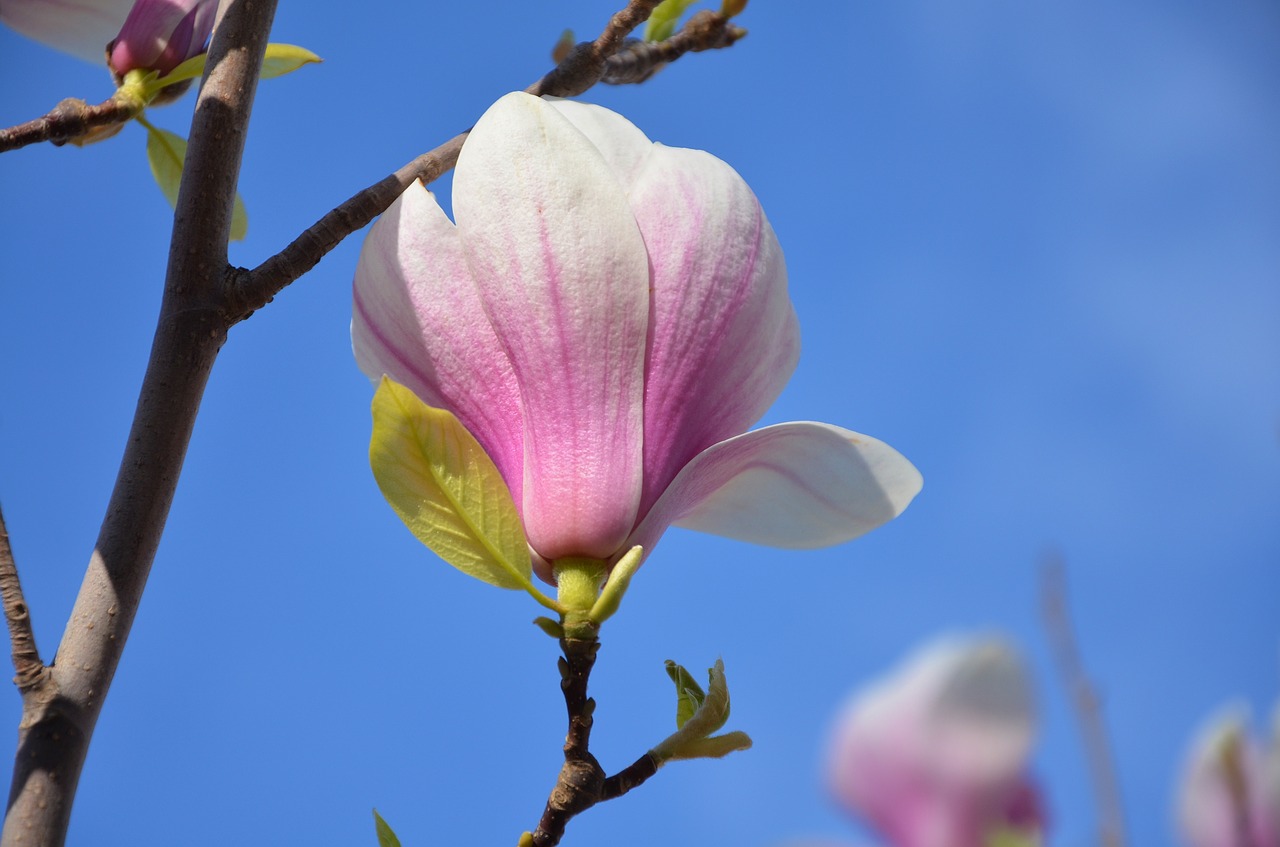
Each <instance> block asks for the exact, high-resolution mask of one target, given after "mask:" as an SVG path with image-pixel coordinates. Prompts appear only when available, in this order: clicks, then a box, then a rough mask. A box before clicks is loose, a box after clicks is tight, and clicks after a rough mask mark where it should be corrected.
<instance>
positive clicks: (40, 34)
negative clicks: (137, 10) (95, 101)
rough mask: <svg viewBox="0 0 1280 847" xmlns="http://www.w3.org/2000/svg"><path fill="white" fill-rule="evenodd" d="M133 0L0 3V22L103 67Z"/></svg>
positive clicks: (9, 0)
mask: <svg viewBox="0 0 1280 847" xmlns="http://www.w3.org/2000/svg"><path fill="white" fill-rule="evenodd" d="M132 6H133V0H2V2H0V21H3V22H4V23H5V24H6V25H7V26H10V27H12V28H13V29H15V30H17V31H18V32H20V33H22V34H23V35H25V36H27V37H28V38H33V39H35V40H36V41H40V42H42V43H44V44H47V45H49V46H50V47H52V48H54V49H55V50H61V51H62V52H64V53H70V54H71V55H73V56H77V57H79V58H81V59H84V60H85V61H88V62H93V63H94V64H98V65H101V64H105V62H106V50H107V43H108V42H109V41H111V39H113V38H115V37H116V33H118V32H119V31H120V25H121V24H122V23H124V19H125V17H126V16H127V15H128V14H129V9H130V8H131V7H132Z"/></svg>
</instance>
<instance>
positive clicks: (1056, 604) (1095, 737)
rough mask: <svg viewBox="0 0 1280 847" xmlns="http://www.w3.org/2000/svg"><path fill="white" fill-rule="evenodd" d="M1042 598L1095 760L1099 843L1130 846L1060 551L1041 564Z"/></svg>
mask: <svg viewBox="0 0 1280 847" xmlns="http://www.w3.org/2000/svg"><path fill="white" fill-rule="evenodd" d="M1041 602H1042V610H1043V613H1044V625H1045V630H1046V631H1047V632H1048V634H1049V641H1050V643H1051V644H1052V645H1053V652H1054V657H1055V659H1056V660H1057V664H1058V673H1059V674H1060V675H1061V677H1062V681H1063V684H1064V685H1065V686H1066V689H1067V693H1068V696H1069V697H1070V699H1071V707H1072V711H1073V712H1074V713H1075V716H1076V722H1077V724H1078V725H1079V728H1080V735H1081V738H1082V739H1083V741H1084V750H1085V756H1086V757H1087V759H1088V761H1089V774H1090V781H1091V782H1092V783H1093V797H1094V803H1095V804H1096V805H1097V807H1098V842H1099V844H1101V845H1102V847H1124V844H1125V825H1124V806H1123V803H1122V802H1121V799H1120V781H1119V779H1117V777H1116V767H1115V757H1114V755H1113V754H1112V752H1111V743H1110V741H1109V740H1108V737H1107V727H1106V721H1105V719H1104V718H1103V716H1102V706H1101V703H1100V700H1099V697H1098V693H1097V691H1096V689H1095V688H1094V686H1093V683H1092V682H1090V681H1089V677H1088V675H1087V674H1086V673H1085V670H1084V664H1083V663H1082V662H1081V660H1080V650H1079V648H1078V647H1077V644H1076V637H1075V628H1074V627H1073V626H1072V624H1071V613H1070V610H1069V609H1068V607H1067V583H1066V569H1065V567H1064V565H1063V563H1062V560H1061V559H1060V558H1059V557H1058V556H1056V555H1050V556H1047V557H1046V560H1045V562H1044V564H1043V565H1042V567H1041Z"/></svg>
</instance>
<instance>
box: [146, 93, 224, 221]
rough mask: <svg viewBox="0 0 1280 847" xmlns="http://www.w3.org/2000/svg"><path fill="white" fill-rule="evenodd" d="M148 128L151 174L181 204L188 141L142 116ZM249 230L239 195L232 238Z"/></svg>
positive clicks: (173, 203)
mask: <svg viewBox="0 0 1280 847" xmlns="http://www.w3.org/2000/svg"><path fill="white" fill-rule="evenodd" d="M139 123H141V124H142V125H143V126H144V127H146V130H147V161H148V162H149V163H150V164H151V175H152V176H153V177H155V180H156V184H157V185H159V186H160V190H161V191H162V192H164V197H165V199H166V200H168V201H169V205H170V206H172V207H174V208H177V206H178V186H179V185H181V184H182V165H183V163H184V162H185V161H186V158H187V142H186V140H184V139H183V138H182V136H180V135H177V134H175V133H172V132H169V130H167V129H160V128H159V127H156V126H152V125H151V124H150V123H148V122H147V121H146V120H145V119H142V118H139ZM248 230H249V216H248V214H247V213H246V212H245V208H244V200H243V199H241V197H240V194H239V193H237V194H236V199H235V205H234V206H233V207H232V209H231V240H232V241H240V240H241V239H243V238H244V237H245V234H246V233H247V232H248Z"/></svg>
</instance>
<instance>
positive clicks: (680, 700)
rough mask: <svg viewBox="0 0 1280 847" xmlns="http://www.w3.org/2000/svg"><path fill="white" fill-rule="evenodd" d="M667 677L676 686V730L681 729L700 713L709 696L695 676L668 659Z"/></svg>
mask: <svg viewBox="0 0 1280 847" xmlns="http://www.w3.org/2000/svg"><path fill="white" fill-rule="evenodd" d="M667 676H669V677H671V681H672V682H674V683H675V684H676V729H680V728H682V727H683V726H684V725H685V724H686V723H687V722H688V720H689V718H691V717H693V715H694V713H695V712H697V711H698V707H699V706H701V705H702V701H703V700H705V699H707V695H706V694H705V693H704V692H703V690H702V686H701V685H698V681H697V680H696V679H694V678H693V674H691V673H689V671H687V670H685V668H684V666H683V665H679V664H676V663H675V662H673V661H671V660H670V659H667Z"/></svg>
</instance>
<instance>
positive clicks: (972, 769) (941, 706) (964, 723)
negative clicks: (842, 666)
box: [828, 639, 1044, 847]
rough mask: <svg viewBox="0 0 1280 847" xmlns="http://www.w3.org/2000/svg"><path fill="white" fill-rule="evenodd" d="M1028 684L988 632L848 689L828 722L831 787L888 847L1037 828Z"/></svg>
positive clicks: (964, 844)
mask: <svg viewBox="0 0 1280 847" xmlns="http://www.w3.org/2000/svg"><path fill="white" fill-rule="evenodd" d="M1034 736H1035V715H1034V707H1033V704H1032V695H1031V690H1030V685H1029V683H1028V681H1027V678H1026V672H1025V670H1024V669H1023V666H1022V663H1021V661H1020V660H1019V658H1018V656H1017V654H1016V653H1015V652H1014V651H1013V649H1012V648H1011V647H1009V646H1008V645H1007V644H1005V643H1004V642H1003V641H1000V640H998V639H978V640H944V641H941V642H938V643H935V644H933V645H930V646H929V647H927V648H926V649H924V650H922V651H921V652H920V653H918V654H916V655H915V656H913V657H912V658H911V659H909V660H908V661H907V662H906V663H905V664H904V666H903V667H902V668H900V669H899V670H898V671H896V672H895V673H894V674H892V675H891V676H890V677H888V678H887V679H885V680H884V681H882V682H879V683H877V684H875V685H874V686H872V687H871V688H869V689H867V690H865V691H863V692H861V693H859V694H858V695H857V696H856V697H855V698H854V700H853V701H852V702H851V703H850V705H849V707H848V708H847V710H846V711H845V713H844V714H843V716H842V717H841V718H840V719H839V721H838V724H837V728H836V732H835V735H834V738H833V739H832V743H831V748H830V761H829V766H828V773H829V782H830V786H831V790H832V793H833V794H834V795H835V797H836V799H837V800H839V801H840V803H841V804H843V805H844V806H845V807H847V808H848V809H849V810H850V811H852V812H853V813H854V814H856V815H857V816H859V817H860V818H862V819H864V820H866V821H867V822H868V823H869V824H871V825H872V826H873V827H875V829H876V830H878V831H879V832H880V834H881V835H882V836H883V837H884V838H885V839H886V840H887V842H888V843H889V844H890V845H893V847H986V845H989V844H990V843H991V839H992V837H993V836H994V835H996V834H998V833H1000V832H1006V831H1014V832H1016V833H1018V834H1020V835H1021V836H1023V837H1027V836H1030V837H1032V838H1033V839H1034V838H1035V837H1036V836H1038V834H1039V833H1040V832H1041V830H1042V829H1043V825H1044V818H1043V813H1042V809H1041V802H1040V794H1039V791H1038V789H1037V788H1036V786H1035V784H1034V782H1032V780H1031V778H1030V776H1029V774H1028V771H1027V759H1028V757H1029V756H1030V753H1031V748H1032V742H1033V740H1034Z"/></svg>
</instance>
